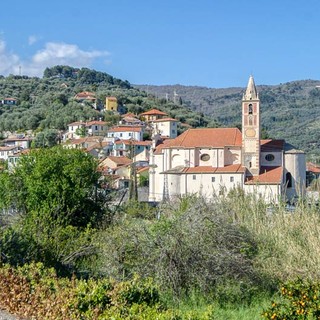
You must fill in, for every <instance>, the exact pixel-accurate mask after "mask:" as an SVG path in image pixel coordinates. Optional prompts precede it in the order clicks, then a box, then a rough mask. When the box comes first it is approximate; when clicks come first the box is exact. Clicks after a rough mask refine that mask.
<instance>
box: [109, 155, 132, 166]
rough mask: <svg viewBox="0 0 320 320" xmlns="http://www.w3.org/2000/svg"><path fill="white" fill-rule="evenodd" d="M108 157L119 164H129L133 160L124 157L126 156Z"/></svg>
mask: <svg viewBox="0 0 320 320" xmlns="http://www.w3.org/2000/svg"><path fill="white" fill-rule="evenodd" d="M108 159H110V160H111V161H113V162H114V163H116V164H117V165H118V166H121V165H127V164H130V163H131V162H132V160H131V159H129V158H127V157H124V156H121V157H115V156H109V157H108Z"/></svg>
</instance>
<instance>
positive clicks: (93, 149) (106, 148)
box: [87, 141, 113, 159]
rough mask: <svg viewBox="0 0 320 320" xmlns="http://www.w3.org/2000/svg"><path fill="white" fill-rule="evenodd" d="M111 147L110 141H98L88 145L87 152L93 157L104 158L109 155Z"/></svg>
mask: <svg viewBox="0 0 320 320" xmlns="http://www.w3.org/2000/svg"><path fill="white" fill-rule="evenodd" d="M112 148H113V143H112V142H111V141H99V142H97V143H96V144H93V145H91V146H90V147H88V148H87V152H88V153H90V154H91V155H92V156H93V157H95V158H98V159H104V158H105V157H106V156H108V155H110V153H111V151H112Z"/></svg>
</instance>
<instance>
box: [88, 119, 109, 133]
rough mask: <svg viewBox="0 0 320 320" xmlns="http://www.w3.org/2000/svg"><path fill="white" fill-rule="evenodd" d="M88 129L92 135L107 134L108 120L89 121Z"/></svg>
mask: <svg viewBox="0 0 320 320" xmlns="http://www.w3.org/2000/svg"><path fill="white" fill-rule="evenodd" d="M85 127H86V131H87V134H88V135H90V136H105V135H106V134H107V128H108V126H107V122H105V121H101V120H99V121H89V122H87V123H86V126H85Z"/></svg>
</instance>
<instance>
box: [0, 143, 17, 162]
mask: <svg viewBox="0 0 320 320" xmlns="http://www.w3.org/2000/svg"><path fill="white" fill-rule="evenodd" d="M18 151H19V148H18V147H16V146H11V147H0V159H1V160H2V161H7V160H8V158H9V156H13V155H14V154H15V153H17V152H18Z"/></svg>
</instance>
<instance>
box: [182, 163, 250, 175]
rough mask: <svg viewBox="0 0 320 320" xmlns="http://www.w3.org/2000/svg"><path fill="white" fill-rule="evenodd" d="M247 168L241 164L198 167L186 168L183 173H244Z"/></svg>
mask: <svg viewBox="0 0 320 320" xmlns="http://www.w3.org/2000/svg"><path fill="white" fill-rule="evenodd" d="M244 172H245V167H243V166H242V165H241V164H232V165H229V166H225V167H210V166H198V167H191V168H185V169H184V170H183V173H244Z"/></svg>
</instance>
